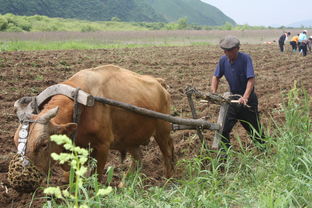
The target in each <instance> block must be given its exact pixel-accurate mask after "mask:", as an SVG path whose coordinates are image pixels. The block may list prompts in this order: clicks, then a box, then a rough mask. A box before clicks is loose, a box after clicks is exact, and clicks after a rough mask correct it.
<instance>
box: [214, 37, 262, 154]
mask: <svg viewBox="0 0 312 208" xmlns="http://www.w3.org/2000/svg"><path fill="white" fill-rule="evenodd" d="M219 45H220V47H221V48H222V49H223V51H224V54H225V56H222V57H221V58H220V60H219V63H218V64H217V66H216V69H215V72H214V75H213V77H212V80H211V91H212V93H216V92H217V89H218V85H219V81H220V78H221V77H222V76H223V75H224V76H225V78H226V80H227V82H228V84H229V88H230V92H231V94H232V96H231V97H230V98H231V99H232V100H238V103H232V104H230V106H229V109H228V112H227V114H226V116H225V123H224V128H223V131H222V142H223V145H224V147H225V148H224V147H223V148H222V150H225V149H226V148H229V147H230V139H229V135H230V132H231V130H232V128H233V127H234V125H235V123H236V122H237V121H239V122H240V123H241V124H242V126H243V127H244V128H245V129H246V130H247V132H248V133H249V135H250V136H251V138H252V139H253V140H254V141H256V143H258V144H263V143H264V140H263V138H264V134H263V132H262V129H261V127H260V120H259V113H258V98H257V95H256V93H255V89H254V85H255V73H254V68H253V64H252V60H251V57H250V56H249V55H248V54H246V53H242V52H239V47H240V41H239V40H238V39H237V38H236V37H233V36H227V37H225V38H224V39H222V40H221V41H220V43H219ZM258 146H259V147H260V149H261V147H262V145H258Z"/></svg>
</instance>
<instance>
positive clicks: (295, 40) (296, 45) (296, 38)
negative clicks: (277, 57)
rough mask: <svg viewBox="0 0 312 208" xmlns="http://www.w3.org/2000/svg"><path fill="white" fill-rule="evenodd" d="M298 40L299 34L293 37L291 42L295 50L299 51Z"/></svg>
mask: <svg viewBox="0 0 312 208" xmlns="http://www.w3.org/2000/svg"><path fill="white" fill-rule="evenodd" d="M298 40H299V34H297V35H295V36H293V37H292V39H291V41H290V42H289V43H290V45H291V48H292V51H293V52H296V51H297V48H298Z"/></svg>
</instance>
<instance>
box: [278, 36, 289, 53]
mask: <svg viewBox="0 0 312 208" xmlns="http://www.w3.org/2000/svg"><path fill="white" fill-rule="evenodd" d="M288 36H290V32H286V33H283V35H281V36H280V38H279V39H278V45H279V48H280V51H281V52H284V45H285V42H286V41H287V39H288Z"/></svg>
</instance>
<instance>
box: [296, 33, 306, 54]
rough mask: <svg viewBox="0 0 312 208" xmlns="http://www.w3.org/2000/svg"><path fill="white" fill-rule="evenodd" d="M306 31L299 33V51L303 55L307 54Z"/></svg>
mask: <svg viewBox="0 0 312 208" xmlns="http://www.w3.org/2000/svg"><path fill="white" fill-rule="evenodd" d="M307 33H308V31H306V30H304V31H303V32H302V33H300V35H299V40H298V41H299V51H300V53H302V55H303V56H306V55H307V45H308V36H307Z"/></svg>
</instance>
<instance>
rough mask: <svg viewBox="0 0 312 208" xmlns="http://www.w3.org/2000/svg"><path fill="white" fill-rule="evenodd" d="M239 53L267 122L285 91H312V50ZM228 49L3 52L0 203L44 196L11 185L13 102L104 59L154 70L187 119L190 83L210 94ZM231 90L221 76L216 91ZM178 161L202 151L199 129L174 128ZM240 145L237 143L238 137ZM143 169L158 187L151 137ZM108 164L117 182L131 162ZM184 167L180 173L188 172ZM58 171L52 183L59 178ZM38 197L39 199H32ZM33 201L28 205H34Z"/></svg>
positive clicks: (19, 203)
mask: <svg viewBox="0 0 312 208" xmlns="http://www.w3.org/2000/svg"><path fill="white" fill-rule="evenodd" d="M241 51H243V52H247V53H249V54H251V56H252V58H253V61H254V67H255V71H256V75H257V83H256V92H257V94H258V97H259V103H260V104H259V108H260V113H261V117H262V123H264V124H265V125H266V126H267V125H269V124H270V121H271V117H273V118H274V119H275V120H279V119H283V118H282V116H281V114H280V113H279V110H280V106H281V103H282V93H284V92H287V91H288V90H289V89H291V88H292V87H293V85H294V81H297V84H298V86H300V87H305V89H307V90H308V93H309V94H310V95H312V84H311V80H312V73H311V72H312V61H311V60H312V54H311V53H309V54H308V55H307V56H306V57H302V56H298V54H291V53H290V52H286V53H283V54H282V53H280V52H279V51H278V47H277V46H276V45H243V46H242V47H241ZM222 54H223V52H222V51H221V50H220V49H219V48H218V47H217V46H191V47H151V48H136V49H116V50H115V49H114V50H71V51H36V52H2V53H0V71H1V74H0V80H1V82H0V102H1V105H0V114H1V117H0V118H1V120H0V123H1V128H0V146H1V150H0V152H1V154H0V193H1V194H0V207H16V208H21V207H41V206H42V203H43V202H44V201H45V200H44V199H43V198H42V197H43V195H42V191H38V192H37V193H36V194H35V195H33V194H31V193H18V192H16V191H15V190H13V189H12V188H10V187H9V185H8V184H7V179H6V177H7V171H8V163H9V161H10V159H11V157H12V155H13V154H14V153H15V152H16V147H15V146H14V143H13V135H14V133H15V130H16V128H17V126H18V120H17V117H16V115H15V114H14V111H13V104H14V102H15V101H16V100H17V99H19V98H21V97H23V96H35V95H37V94H39V93H40V92H41V91H42V90H44V89H45V88H47V87H48V86H51V85H53V84H56V83H58V82H60V81H63V80H64V79H66V78H68V77H70V76H71V75H73V74H74V73H75V72H77V71H79V70H81V69H86V68H90V67H96V66H99V65H103V64H116V65H119V66H122V67H124V68H128V69H130V70H132V71H135V72H137V73H140V74H149V75H153V76H155V77H161V78H164V79H165V80H166V82H167V84H168V85H169V86H170V89H169V92H170V93H171V95H172V100H173V105H172V113H174V114H175V115H176V116H180V117H183V118H186V117H191V114H190V109H189V106H188V102H187V98H186V96H185V94H184V89H185V87H186V86H187V85H192V86H194V87H196V88H197V89H198V90H200V91H203V92H208V91H209V86H210V79H211V76H212V74H213V71H214V69H215V65H216V63H217V62H218V59H219V57H220V56H221V55H222ZM225 91H227V84H226V81H225V80H224V79H223V81H222V83H221V86H220V88H219V92H220V93H222V92H225ZM196 108H197V113H198V114H199V116H200V117H202V116H207V117H208V118H209V121H210V122H216V120H217V115H218V111H219V106H217V105H214V104H201V103H199V102H198V101H196ZM204 134H205V137H206V140H207V142H208V143H209V144H211V141H212V137H213V132H211V131H205V133H204ZM237 135H238V136H241V138H242V139H243V144H244V146H246V147H249V146H251V145H252V144H251V142H250V141H249V139H248V137H247V136H246V134H245V132H244V131H242V129H241V127H239V126H237V127H235V129H234V131H233V132H232V137H233V138H234V137H235V136H237ZM172 136H173V138H174V144H175V154H176V156H177V160H178V161H179V160H182V159H183V158H191V157H194V156H195V155H196V154H198V149H199V146H200V142H199V140H198V138H197V137H196V134H195V131H177V132H172ZM233 142H234V144H235V141H234V139H233ZM143 149H144V160H143V169H142V172H143V173H144V174H145V175H146V176H147V177H148V180H147V181H146V185H161V184H162V182H163V181H164V180H163V179H162V176H163V170H162V159H161V154H160V151H159V149H158V147H157V145H156V144H155V142H154V141H152V142H151V143H150V144H149V145H148V146H146V147H144V148H143ZM109 160H110V162H109V164H108V165H113V166H115V167H116V171H115V183H117V182H118V181H119V180H120V177H121V174H122V172H123V171H124V170H125V169H126V167H127V165H128V164H129V160H127V161H126V163H125V164H120V162H119V157H118V153H116V152H112V154H111V156H110V159H109ZM178 169H180V170H181V171H177V172H179V173H180V174H179V175H178V174H177V175H176V177H180V176H181V173H182V174H183V169H182V167H178ZM57 176H58V175H57V173H55V174H54V177H53V178H52V185H57V184H59V183H60V181H59V179H58V178H59V177H57ZM32 197H34V199H32ZM31 202H32V204H31V205H30V203H31Z"/></svg>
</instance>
